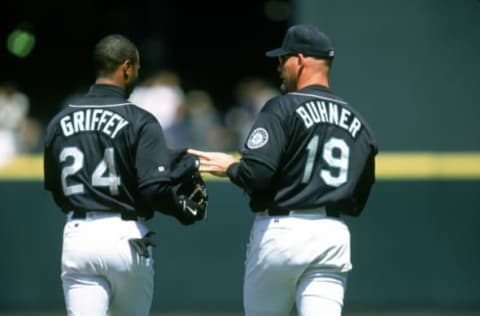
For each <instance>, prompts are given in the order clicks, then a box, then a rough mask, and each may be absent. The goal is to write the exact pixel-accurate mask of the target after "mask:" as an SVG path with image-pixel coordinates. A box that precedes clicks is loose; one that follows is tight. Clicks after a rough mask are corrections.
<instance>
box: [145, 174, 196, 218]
mask: <svg viewBox="0 0 480 316" xmlns="http://www.w3.org/2000/svg"><path fill="white" fill-rule="evenodd" d="M140 194H141V196H142V199H143V201H144V202H145V203H147V205H148V206H149V207H151V208H152V209H154V210H156V211H158V212H161V213H163V214H165V215H169V216H173V217H175V218H176V219H177V220H178V221H180V222H181V223H182V224H184V225H190V224H193V223H195V222H196V221H198V220H201V219H202V218H203V217H204V213H205V209H204V208H203V207H202V206H201V205H198V203H196V202H195V201H192V200H190V199H188V197H186V196H183V195H178V194H177V193H176V191H175V189H174V187H173V186H172V185H171V184H170V183H168V182H157V183H151V184H149V185H146V186H144V187H142V188H141V190H140Z"/></svg>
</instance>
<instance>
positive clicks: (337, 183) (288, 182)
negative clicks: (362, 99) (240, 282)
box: [246, 86, 377, 215]
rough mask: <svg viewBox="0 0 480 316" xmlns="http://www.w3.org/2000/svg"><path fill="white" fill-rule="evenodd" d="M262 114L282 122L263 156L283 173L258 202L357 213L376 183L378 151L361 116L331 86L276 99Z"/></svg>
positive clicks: (258, 197)
mask: <svg viewBox="0 0 480 316" xmlns="http://www.w3.org/2000/svg"><path fill="white" fill-rule="evenodd" d="M262 116H263V117H264V118H265V121H268V120H278V123H277V124H276V125H277V126H278V127H276V132H275V128H273V131H274V133H273V135H271V136H270V137H271V138H276V139H275V140H269V142H271V143H272V144H277V145H271V148H268V146H267V147H266V149H265V154H264V157H265V159H264V160H265V161H267V162H268V161H269V160H270V161H271V162H270V164H272V165H273V164H276V165H277V167H276V170H279V171H278V172H277V173H276V175H275V178H274V181H273V183H272V187H271V188H270V192H262V193H260V194H258V195H257V197H256V198H257V200H262V199H264V197H261V196H260V195H264V196H267V197H268V198H267V199H270V201H264V203H266V204H267V205H266V206H267V207H269V208H278V209H309V208H316V207H320V206H327V207H330V208H331V209H338V210H341V211H342V212H343V213H347V214H348V213H351V215H357V214H355V213H357V212H359V211H361V209H362V208H363V206H364V202H365V201H366V197H367V196H368V194H369V190H370V186H371V184H372V183H373V181H374V164H373V163H374V156H375V154H376V151H377V149H376V144H375V139H374V137H373V134H372V132H371V130H370V128H369V127H368V125H367V123H366V121H365V120H364V119H363V118H362V117H361V116H360V114H359V113H358V112H357V111H356V110H355V109H353V108H352V107H351V106H350V105H349V104H348V103H347V102H346V101H344V100H343V99H342V98H340V97H338V96H336V95H334V94H333V93H332V92H331V91H330V90H328V89H326V88H324V87H321V86H310V87H307V88H305V89H303V90H300V91H297V92H292V93H288V94H286V95H283V96H279V97H276V98H274V99H273V100H271V101H270V102H269V103H267V104H266V106H265V108H264V109H263V110H262ZM269 117H270V118H269ZM265 124H266V125H267V126H268V124H269V123H265ZM272 126H275V125H272ZM276 155H277V156H278V157H277V158H275V156H276ZM246 157H248V154H247V155H246ZM362 187H363V188H362Z"/></svg>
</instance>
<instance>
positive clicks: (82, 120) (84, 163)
mask: <svg viewBox="0 0 480 316" xmlns="http://www.w3.org/2000/svg"><path fill="white" fill-rule="evenodd" d="M123 93H124V92H123V90H122V89H120V88H117V87H114V86H108V85H95V86H93V87H92V89H91V90H90V92H89V93H88V94H87V95H86V96H84V97H81V98H79V99H78V100H76V101H73V102H72V103H70V104H69V105H67V106H66V107H65V108H64V109H62V110H61V111H60V113H58V114H57V115H56V116H55V117H54V118H53V119H52V121H51V122H50V124H49V126H48V129H47V139H46V147H45V187H46V188H47V189H49V190H51V191H52V192H53V194H54V196H55V200H56V201H57V204H59V206H60V207H61V208H62V209H63V210H64V211H69V210H78V211H99V212H112V211H114V212H124V211H135V210H136V211H137V213H140V214H141V213H142V212H144V213H145V214H144V215H147V216H148V215H149V213H151V210H148V209H147V208H146V207H145V205H141V204H139V203H141V202H139V201H140V199H138V194H139V193H138V186H139V184H140V183H139V182H142V181H144V180H145V178H147V177H149V176H148V175H145V174H144V175H142V174H138V173H139V170H140V169H141V168H139V164H140V163H141V161H142V159H148V157H137V156H138V147H139V146H143V144H140V143H139V142H140V141H142V139H141V134H142V133H143V130H144V129H146V128H147V127H148V126H154V128H155V129H158V131H159V132H158V133H159V135H158V137H159V138H160V137H161V128H160V126H159V125H158V123H157V122H156V120H155V118H154V117H153V116H152V115H151V114H149V113H148V112H146V111H144V110H142V109H140V108H139V107H137V106H135V105H133V104H131V103H130V102H128V101H127V100H126V99H125V98H124V96H123ZM159 154H160V153H159ZM165 169H167V168H165ZM150 177H151V176H150Z"/></svg>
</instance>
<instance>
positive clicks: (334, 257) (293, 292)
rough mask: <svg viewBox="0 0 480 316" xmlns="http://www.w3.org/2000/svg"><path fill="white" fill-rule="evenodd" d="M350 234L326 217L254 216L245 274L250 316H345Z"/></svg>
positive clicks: (245, 289) (336, 222)
mask: <svg viewBox="0 0 480 316" xmlns="http://www.w3.org/2000/svg"><path fill="white" fill-rule="evenodd" d="M351 268H352V265H351V260H350V231H349V229H348V227H347V225H346V224H345V223H344V222H343V221H342V220H341V219H338V218H331V217H326V216H325V215H324V213H323V214H322V213H319V214H301V213H300V214H299V213H295V212H291V214H290V215H289V216H266V215H257V216H256V217H255V220H254V223H253V226H252V229H251V232H250V241H249V245H248V246H247V257H246V262H245V276H244V289H243V295H244V309H245V315H246V316H287V315H291V312H292V309H293V307H294V305H295V304H296V307H297V315H298V316H314V315H315V316H319V315H321V316H340V315H341V311H342V307H343V298H344V292H345V289H346V283H347V273H348V271H349V270H351Z"/></svg>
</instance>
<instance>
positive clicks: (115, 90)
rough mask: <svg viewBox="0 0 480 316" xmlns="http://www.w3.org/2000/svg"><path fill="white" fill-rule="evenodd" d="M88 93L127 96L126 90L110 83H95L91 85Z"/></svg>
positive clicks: (92, 94)
mask: <svg viewBox="0 0 480 316" xmlns="http://www.w3.org/2000/svg"><path fill="white" fill-rule="evenodd" d="M87 95H89V96H95V97H97V96H108V97H120V98H125V90H124V89H122V88H120V87H117V86H114V85H109V84H94V85H92V86H90V89H89V90H88V94H87Z"/></svg>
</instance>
